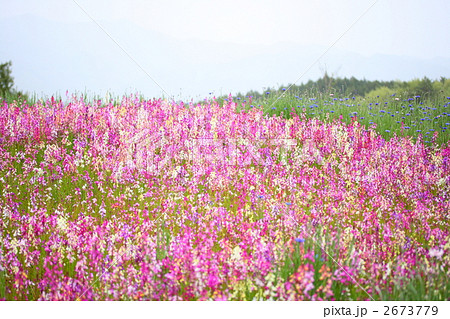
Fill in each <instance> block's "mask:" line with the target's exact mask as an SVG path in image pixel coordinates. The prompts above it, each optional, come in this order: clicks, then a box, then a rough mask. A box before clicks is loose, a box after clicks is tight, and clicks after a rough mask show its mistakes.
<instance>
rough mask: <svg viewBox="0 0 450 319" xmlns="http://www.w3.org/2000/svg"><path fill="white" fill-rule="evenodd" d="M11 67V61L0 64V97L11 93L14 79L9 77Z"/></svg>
mask: <svg viewBox="0 0 450 319" xmlns="http://www.w3.org/2000/svg"><path fill="white" fill-rule="evenodd" d="M11 65H12V62H11V61H9V62H6V63H3V64H0V95H2V96H5V95H6V94H10V93H12V89H13V86H14V78H13V77H12V76H11V73H12V72H11Z"/></svg>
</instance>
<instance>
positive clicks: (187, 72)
mask: <svg viewBox="0 0 450 319" xmlns="http://www.w3.org/2000/svg"><path fill="white" fill-rule="evenodd" d="M100 23H101V25H102V26H103V27H104V28H105V30H107V32H108V33H109V34H110V35H111V37H112V38H113V39H114V40H115V41H117V42H118V43H119V44H120V45H121V46H122V47H123V48H124V49H125V50H126V51H127V52H128V53H129V55H130V56H131V57H132V58H133V59H134V60H135V61H136V62H137V63H138V64H139V65H140V66H141V67H142V68H143V69H144V70H145V71H146V72H147V73H148V74H149V75H150V76H151V77H152V78H153V79H154V80H155V81H156V82H157V83H158V84H159V85H160V86H161V87H162V88H163V89H164V90H166V91H167V92H168V93H170V94H172V95H174V96H175V97H176V98H182V99H186V98H193V99H198V98H203V97H205V96H207V95H208V93H209V92H214V94H215V95H221V94H228V93H230V92H232V93H237V92H246V91H249V90H252V89H254V90H261V89H262V88H263V87H278V86H280V85H287V84H288V83H293V82H294V81H296V80H299V81H298V83H301V82H306V81H307V80H309V79H317V78H319V77H320V76H321V75H322V74H323V72H324V71H325V70H327V71H328V73H329V74H332V75H334V76H335V77H336V76H339V77H351V76H355V77H356V78H361V79H362V78H365V79H368V80H396V79H398V80H410V79H412V78H422V77H423V76H427V77H429V78H431V79H435V78H439V77H440V76H446V77H450V58H445V57H442V58H434V59H430V60H424V59H419V58H413V57H405V56H392V55H373V56H370V57H366V56H362V55H359V54H356V53H352V52H346V51H343V50H338V49H334V48H332V49H330V50H329V52H328V53H327V54H326V55H325V56H324V57H323V58H321V59H320V61H319V62H318V63H317V64H315V65H314V66H312V67H311V68H309V67H310V66H311V64H312V63H314V62H315V61H316V60H317V58H318V57H320V56H321V55H322V54H323V52H324V51H325V50H326V49H327V48H326V47H321V46H302V45H298V44H292V43H279V44H277V45H270V46H268V45H250V44H249V45H237V44H232V43H220V42H212V41H199V40H192V41H179V40H177V39H174V38H170V37H167V36H165V35H163V34H161V33H158V32H155V31H151V30H146V29H144V28H141V27H139V26H137V25H135V24H132V23H129V22H128V21H115V22H114V23H111V22H109V23H106V22H101V21H100ZM0 39H1V41H2V45H1V47H0V62H5V61H9V60H12V62H13V76H14V77H15V84H16V86H17V88H19V89H20V90H24V91H31V92H36V93H37V94H42V93H43V94H47V95H50V94H53V93H56V92H58V93H59V94H62V95H64V94H65V91H66V90H69V91H70V92H73V91H81V92H84V91H85V90H87V91H88V92H91V93H96V94H100V95H103V94H105V93H106V91H112V92H114V93H116V94H117V95H121V94H122V93H125V92H127V93H133V92H135V91H139V92H141V93H143V94H144V95H145V96H146V97H152V96H161V95H162V94H163V91H162V90H161V88H160V87H158V85H157V84H155V83H154V82H153V81H152V80H151V79H150V78H149V77H148V76H147V75H146V74H145V73H144V72H143V71H142V70H141V69H140V68H139V67H138V66H136V64H135V63H134V62H133V61H132V60H131V59H130V58H129V57H128V56H127V55H126V54H125V53H124V52H123V51H122V50H121V49H119V47H118V46H117V45H116V44H115V43H114V42H113V41H112V40H111V39H110V38H109V37H108V36H107V35H106V34H105V33H103V31H101V30H100V29H99V28H98V26H97V25H95V24H94V23H91V22H87V23H60V22H55V21H49V20H45V19H42V18H39V17H36V16H33V15H22V16H16V17H13V18H9V19H4V20H2V21H0ZM308 68H309V69H308ZM305 71H308V72H307V73H305V74H304V75H303V77H301V76H302V74H303V73H304V72H305ZM300 77H301V78H300ZM299 78H300V79H299Z"/></svg>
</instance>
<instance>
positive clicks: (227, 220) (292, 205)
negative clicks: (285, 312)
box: [0, 96, 450, 300]
mask: <svg viewBox="0 0 450 319" xmlns="http://www.w3.org/2000/svg"><path fill="white" fill-rule="evenodd" d="M235 108H236V104H235V103H233V101H232V99H231V98H230V99H228V100H227V102H226V103H225V104H224V105H218V104H217V103H216V102H215V101H214V100H212V101H208V102H206V103H204V104H202V105H193V104H190V105H184V104H183V103H179V104H175V103H170V102H167V101H163V100H151V101H143V100H141V99H139V97H134V96H132V97H129V98H124V99H123V101H122V102H121V103H120V104H119V105H113V104H109V105H101V102H100V101H99V102H98V103H87V102H85V101H84V100H83V99H78V98H77V97H73V99H72V101H71V102H70V103H67V104H63V103H61V102H60V101H55V100H54V99H51V100H48V101H46V102H41V103H37V104H35V105H21V106H18V105H14V104H10V105H7V104H6V103H4V104H3V105H2V106H1V107H0V213H1V219H0V236H1V242H2V248H1V255H0V298H1V299H6V300H77V299H78V300H208V299H212V300H267V299H270V300H323V299H325V300H370V299H405V298H419V299H445V298H447V297H448V280H447V278H448V276H449V268H448V266H449V255H448V252H449V249H450V244H449V227H448V226H449V225H448V212H449V211H450V204H449V202H450V198H449V190H450V187H449V184H450V145H447V146H446V147H442V148H430V147H425V146H424V144H423V143H422V142H421V141H420V140H419V141H417V142H412V140H411V139H408V138H401V139H400V138H395V137H394V138H393V139H391V140H389V141H386V140H384V139H383V138H382V137H380V136H379V135H377V134H376V133H375V132H374V130H373V129H369V130H366V129H365V128H364V127H361V126H360V125H359V124H358V122H356V121H354V122H353V123H352V124H350V125H345V124H343V123H341V122H338V121H334V122H332V123H323V122H320V121H318V120H315V119H308V120H307V119H306V118H300V117H294V118H292V119H290V120H284V119H282V118H280V117H267V116H264V114H263V113H262V111H260V110H256V109H252V110H250V111H248V112H246V113H245V112H243V113H237V112H235Z"/></svg>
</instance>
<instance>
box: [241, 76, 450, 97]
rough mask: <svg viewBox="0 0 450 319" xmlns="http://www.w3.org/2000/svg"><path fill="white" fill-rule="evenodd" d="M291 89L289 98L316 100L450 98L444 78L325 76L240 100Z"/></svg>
mask: <svg viewBox="0 0 450 319" xmlns="http://www.w3.org/2000/svg"><path fill="white" fill-rule="evenodd" d="M288 88H289V94H293V95H298V96H300V95H304V94H310V95H313V96H317V95H321V94H334V95H337V96H345V97H351V96H355V97H365V98H374V97H377V96H378V97H387V96H399V97H414V96H415V97H420V98H422V99H434V98H438V97H450V79H448V78H445V77H441V78H440V79H439V80H431V79H429V78H427V77H423V78H422V79H414V80H411V81H400V80H396V81H378V80H375V81H369V80H366V79H362V80H359V79H356V78H355V77H350V78H340V77H332V76H329V75H328V74H327V73H326V72H325V74H324V75H323V76H322V77H321V78H319V79H318V80H316V81H313V80H309V81H308V82H306V83H302V84H299V85H290V84H289V85H286V86H281V87H279V88H267V89H265V90H263V92H258V91H255V90H252V91H249V92H247V93H246V94H241V93H239V94H237V96H238V97H240V98H246V97H249V96H252V97H253V99H259V98H262V97H263V96H264V95H266V94H267V92H270V94H273V93H276V94H282V93H283V92H285V91H286V90H287V89H288Z"/></svg>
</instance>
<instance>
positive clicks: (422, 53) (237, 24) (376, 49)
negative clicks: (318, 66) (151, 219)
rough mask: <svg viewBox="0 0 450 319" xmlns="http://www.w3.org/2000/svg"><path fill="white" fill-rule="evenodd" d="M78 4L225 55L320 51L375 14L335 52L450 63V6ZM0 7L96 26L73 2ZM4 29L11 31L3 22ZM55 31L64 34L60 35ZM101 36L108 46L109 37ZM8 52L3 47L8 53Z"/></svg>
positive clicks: (358, 1) (333, 0) (423, 1)
mask: <svg viewBox="0 0 450 319" xmlns="http://www.w3.org/2000/svg"><path fill="white" fill-rule="evenodd" d="M76 2H78V3H79V5H80V6H82V7H83V8H84V9H85V10H86V12H87V13H88V14H89V15H91V16H92V17H93V18H94V19H95V20H96V21H98V22H99V23H100V24H107V23H111V22H114V21H121V22H130V23H134V24H136V25H138V26H140V27H142V28H143V29H145V30H149V31H150V30H151V31H156V32H158V33H160V34H162V35H165V36H167V37H170V38H173V39H176V40H180V41H182V40H204V41H214V42H216V43H218V44H220V43H223V44H224V48H225V46H226V44H227V43H235V44H254V45H276V44H278V43H291V44H301V45H313V44H315V45H321V46H324V47H325V48H326V47H329V46H331V44H333V43H334V42H335V41H336V40H337V39H338V38H339V37H340V36H341V35H342V34H344V32H345V31H346V30H347V29H348V28H349V27H351V25H352V24H353V23H354V22H355V21H356V20H357V19H358V18H359V17H361V15H362V14H363V13H364V12H365V11H366V10H368V9H369V8H370V7H371V8H370V9H369V11H367V13H366V14H365V15H364V16H362V17H361V19H360V20H359V21H358V22H357V23H356V24H355V25H353V26H352V27H351V28H350V30H348V32H346V33H345V34H344V36H343V37H342V38H340V39H339V41H338V42H337V43H336V45H335V46H334V48H335V49H342V50H347V51H350V52H355V53H359V54H362V55H364V56H372V55H374V54H390V55H400V56H403V55H404V56H409V57H416V58H421V59H431V58H435V57H444V58H449V57H450V34H449V27H448V23H449V20H448V13H449V12H450V1H448V0H378V1H376V0H369V1H367V0H353V1H350V0H342V1H341V0H319V1H311V0H307V1H303V0H294V1H289V0H273V1H272V0H255V1H250V0H226V1H224V0H222V1H215V0H214V1H206V0H192V1H189V0H188V1H186V0H172V1H171V0H156V1H153V0H150V1H144V0H127V1H125V0H93V1H92V0H91V1H88V0H76ZM0 4H1V5H0V6H1V8H2V10H1V11H0V19H2V20H3V19H4V18H14V17H17V16H20V15H24V14H28V15H33V16H36V17H40V18H44V19H47V20H52V21H53V22H55V23H59V24H68V23H69V24H70V23H91V24H92V21H91V20H90V19H89V17H88V16H87V15H86V14H85V13H84V12H83V11H82V10H81V9H80V8H79V7H78V6H77V4H76V3H75V1H72V0H65V1H62V0H43V1H38V0H35V1H32V0H17V1H9V0H0ZM93 26H94V27H95V28H98V27H97V26H95V25H93ZM0 27H5V26H2V25H1V22H0ZM55 32H56V33H57V32H58V29H57V28H55ZM97 36H98V37H104V38H106V39H107V36H106V35H105V34H102V33H101V32H99V33H98V34H97ZM113 37H114V36H113ZM103 40H104V39H103ZM117 40H118V41H119V42H120V43H121V44H122V45H123V47H124V48H125V49H126V50H127V51H128V50H129V49H130V48H129V47H127V45H126V44H124V41H123V39H117ZM107 41H111V40H109V39H107ZM140 41H141V39H139V38H133V34H130V35H129V38H128V39H127V40H126V43H133V42H135V43H138V42H140ZM116 49H117V48H116ZM1 51H2V49H1V48H0V53H1ZM131 51H132V50H131ZM24 54H25V53H24ZM123 59H124V60H126V59H127V57H126V56H123ZM12 60H14V57H13V58H12ZM313 60H314V59H313ZM313 60H312V61H310V62H313ZM123 63H129V61H126V62H125V61H124V62H123ZM444 75H445V74H444ZM287 81H288V80H287ZM166 82H167V81H166ZM273 84H275V83H273ZM255 89H259V87H255Z"/></svg>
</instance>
